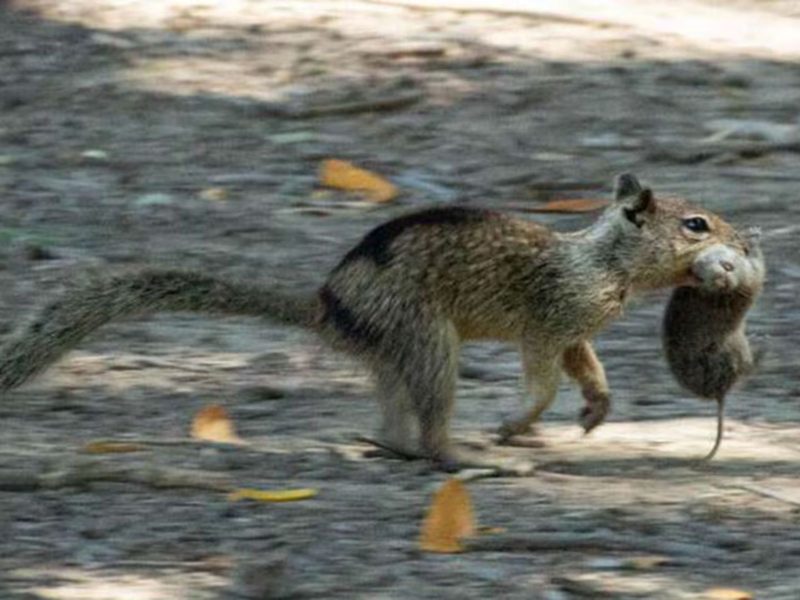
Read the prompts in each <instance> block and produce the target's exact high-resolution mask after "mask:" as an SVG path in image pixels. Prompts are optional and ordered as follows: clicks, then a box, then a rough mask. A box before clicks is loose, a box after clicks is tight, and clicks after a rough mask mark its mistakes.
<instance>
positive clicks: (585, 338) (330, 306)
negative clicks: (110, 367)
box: [0, 175, 738, 466]
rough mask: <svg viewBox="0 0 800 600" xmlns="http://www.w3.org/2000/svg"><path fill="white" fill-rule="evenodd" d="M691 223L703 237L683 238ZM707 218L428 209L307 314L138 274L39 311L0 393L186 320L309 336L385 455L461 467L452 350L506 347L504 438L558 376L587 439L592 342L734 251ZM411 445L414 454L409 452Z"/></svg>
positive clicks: (548, 393)
mask: <svg viewBox="0 0 800 600" xmlns="http://www.w3.org/2000/svg"><path fill="white" fill-rule="evenodd" d="M692 216H694V217H697V218H701V219H702V220H703V221H704V222H705V223H707V225H708V231H705V232H695V231H689V230H688V229H687V227H686V219H687V218H689V217H692ZM737 239H738V238H737V237H736V235H735V232H734V231H733V229H732V228H731V227H730V226H729V225H728V224H727V223H725V222H724V221H722V220H721V219H720V218H719V217H717V216H715V215H713V214H711V213H709V212H707V211H704V210H702V209H699V208H697V207H694V206H692V205H690V204H689V203H687V202H685V201H684V200H681V199H676V198H660V197H659V198H656V197H654V196H653V193H652V192H651V191H650V190H649V189H645V188H642V187H641V186H640V185H639V182H638V181H637V180H636V178H635V177H633V176H631V175H624V176H620V177H619V178H618V180H617V185H616V190H615V202H614V203H613V204H612V206H610V207H609V208H608V209H607V210H606V211H605V213H604V214H603V215H602V217H601V218H600V219H599V220H598V221H597V222H596V223H594V224H593V225H592V226H590V227H588V228H587V229H584V230H581V231H576V232H572V233H566V234H562V233H556V232H552V231H550V230H548V229H547V228H545V227H543V226H542V225H539V224H536V223H533V222H530V221H526V220H522V219H516V218H513V217H511V216H508V215H503V214H501V213H496V212H492V211H486V210H474V209H466V208H446V209H433V210H429V211H423V212H419V213H413V214H411V215H408V216H406V217H401V218H400V219H395V220H393V221H390V222H388V223H386V224H384V225H382V226H380V227H378V228H376V229H375V230H373V231H372V232H370V233H369V234H367V236H365V238H364V239H363V240H362V241H361V243H360V244H358V245H357V246H356V247H355V248H354V249H353V250H351V251H350V252H349V253H348V254H347V255H346V256H345V257H344V259H343V260H342V261H341V263H340V264H339V265H338V266H337V267H336V268H335V269H334V270H333V271H332V273H331V274H330V276H329V277H328V279H327V281H326V283H325V284H324V285H323V286H322V287H321V289H320V291H319V292H318V293H317V295H316V296H315V297H314V298H309V299H301V300H298V299H296V298H289V297H284V296H282V295H280V294H278V293H275V292H271V291H270V290H269V289H268V288H267V287H265V286H256V285H243V284H237V283H232V282H223V281H218V280H217V279H215V278H212V277H210V276H207V275H203V274H195V273H186V272H179V271H171V272H167V273H165V272H161V271H154V270H148V271H144V272H143V273H141V274H139V275H133V276H131V275H121V276H118V277H112V278H110V279H107V280H102V281H100V282H99V283H97V284H95V285H92V286H89V287H88V288H85V289H77V290H75V291H73V292H71V293H70V294H69V295H68V296H67V297H65V298H62V299H60V300H57V301H56V302H54V303H53V304H51V305H50V306H48V307H46V308H45V309H44V311H43V312H41V313H40V314H39V315H38V317H37V318H36V319H35V320H34V321H33V324H32V325H29V326H27V327H25V328H23V329H22V331H21V332H19V333H17V334H16V335H15V336H14V338H13V339H12V340H11V341H10V342H9V343H8V344H7V345H6V346H5V347H4V348H2V349H0V356H2V358H0V388H1V389H8V388H10V387H13V386H16V385H19V384H20V383H22V382H23V381H24V380H25V379H27V378H28V377H30V376H31V375H33V374H34V373H36V372H37V371H41V370H42V369H44V368H45V367H46V366H47V365H49V364H51V363H52V362H53V361H55V360H56V359H57V358H58V357H59V356H61V355H62V354H64V353H65V352H66V351H68V350H69V349H71V348H73V347H74V346H75V345H77V343H78V342H79V341H80V340H81V339H82V338H83V337H85V336H86V335H88V334H89V333H91V332H92V331H93V330H94V329H96V328H97V327H99V326H100V325H102V324H103V323H106V322H108V321H110V320H112V319H117V318H121V317H123V316H125V315H128V314H133V313H145V312H154V311H159V310H194V311H203V312H222V313H235V314H247V315H254V316H263V317H269V318H273V319H277V320H278V321H281V322H285V323H289V324H301V325H309V327H311V328H313V329H314V330H316V331H317V332H318V333H319V334H320V336H321V337H322V338H323V339H325V340H326V341H327V342H329V343H330V344H331V345H332V346H333V347H334V348H337V349H340V350H343V351H345V352H347V353H349V354H352V355H355V356H357V357H359V358H361V359H362V360H363V361H364V363H365V364H366V365H367V366H368V367H369V368H370V370H371V371H372V373H373V375H374V377H375V380H376V384H377V392H378V396H379V398H380V400H381V402H380V406H381V411H382V417H383V420H382V423H383V424H382V429H381V439H382V441H383V442H384V443H385V444H386V445H388V446H391V447H392V448H395V449H397V450H399V451H401V452H405V453H408V454H415V455H424V456H427V457H430V458H432V459H434V460H435V461H438V462H439V463H440V464H442V465H444V466H451V465H454V464H457V463H459V461H460V459H459V457H457V456H456V455H455V454H454V452H453V450H452V447H451V444H450V441H449V438H448V432H449V418H450V414H451V412H452V408H453V402H454V390H455V384H456V371H457V360H458V353H459V347H460V344H461V343H462V342H463V341H467V340H476V339H494V340H505V341H509V342H512V343H515V344H518V345H519V346H520V349H521V353H522V360H523V369H524V373H525V378H526V381H527V384H528V387H529V388H530V391H531V393H532V395H533V397H534V400H535V402H534V406H533V408H532V409H531V410H529V411H526V412H525V414H523V415H521V416H520V417H519V418H517V419H515V420H513V421H510V422H508V423H506V424H505V425H504V426H503V428H502V431H501V433H502V436H503V437H510V436H513V435H514V434H516V433H520V432H523V431H525V430H527V429H528V427H529V426H530V424H531V423H532V422H534V421H535V420H536V419H537V418H538V417H539V415H540V414H541V413H542V412H543V411H544V410H545V409H546V408H547V407H548V406H549V405H550V404H551V403H552V401H553V400H554V398H555V394H556V390H557V387H558V381H559V378H560V376H561V373H562V371H563V372H565V373H566V374H567V375H568V376H570V377H571V378H573V379H574V380H575V381H577V382H578V384H579V385H580V386H581V388H582V391H583V395H584V397H585V398H586V406H585V408H584V410H583V413H582V415H581V424H582V425H583V427H584V428H585V429H586V430H587V431H588V430H591V429H592V428H594V427H595V426H597V425H598V424H600V423H601V422H602V421H603V419H604V418H605V416H606V413H607V412H608V409H609V389H608V384H607V382H606V377H605V373H604V371H603V366H602V364H601V363H600V361H599V360H598V359H597V357H596V355H595V353H594V350H593V348H592V345H591V338H592V337H593V336H594V334H595V333H597V332H598V331H599V330H600V329H602V328H603V327H604V326H605V325H606V324H608V323H609V322H610V321H611V320H612V319H614V318H616V317H617V316H619V315H620V313H621V312H622V309H623V307H624V305H625V303H626V301H627V300H628V298H629V297H630V296H631V295H632V293H635V292H637V291H639V290H645V289H654V288H662V287H672V286H675V285H678V284H680V283H681V282H684V281H685V280H686V278H687V277H688V276H689V270H690V267H691V265H692V262H693V260H694V259H695V257H697V256H698V254H699V253H700V252H701V251H702V250H703V249H704V248H706V247H708V246H710V245H712V244H714V243H728V244H732V245H735V244H737V243H738V242H737ZM417 437H418V438H419V444H417V442H416V441H415V439H416V438H417Z"/></svg>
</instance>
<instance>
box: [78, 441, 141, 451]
mask: <svg viewBox="0 0 800 600" xmlns="http://www.w3.org/2000/svg"><path fill="white" fill-rule="evenodd" d="M142 450H147V447H146V446H144V445H143V444H136V443H134V442H89V443H88V444H86V445H85V446H84V447H83V451H84V452H88V453H89V454H123V453H125V452H141V451H142Z"/></svg>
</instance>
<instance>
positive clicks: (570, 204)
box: [526, 198, 608, 213]
mask: <svg viewBox="0 0 800 600" xmlns="http://www.w3.org/2000/svg"><path fill="white" fill-rule="evenodd" d="M606 206H608V200H601V199H593V198H571V199H566V200H551V201H550V202H547V203H545V204H543V205H542V206H531V207H529V208H526V210H527V211H528V212H534V213H584V212H592V211H594V210H600V209H602V208H605V207H606Z"/></svg>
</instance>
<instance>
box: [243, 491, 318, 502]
mask: <svg viewBox="0 0 800 600" xmlns="http://www.w3.org/2000/svg"><path fill="white" fill-rule="evenodd" d="M316 495H317V490H315V489H313V488H301V489H297V490H255V489H252V488H240V489H238V490H234V491H232V492H231V493H230V494H228V500H230V501H232V502H235V501H236V500H258V501H259V502H294V501H296V500H306V499H307V498H313V497H314V496H316Z"/></svg>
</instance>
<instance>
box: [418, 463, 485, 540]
mask: <svg viewBox="0 0 800 600" xmlns="http://www.w3.org/2000/svg"><path fill="white" fill-rule="evenodd" d="M474 533H475V519H474V517H473V514H472V501H471V500H470V498H469V493H468V492H467V489H466V488H465V487H464V484H463V483H461V482H460V481H459V480H458V479H449V480H448V481H447V482H446V483H445V484H444V485H443V486H442V487H441V488H440V489H439V491H438V492H436V495H435V496H434V497H433V502H432V503H431V506H430V508H429V509H428V514H427V515H426V517H425V520H424V521H423V523H422V532H421V534H420V540H419V544H420V548H421V549H422V550H424V551H425V552H443V553H455V552H463V551H464V547H463V546H462V545H461V538H464V537H468V536H470V535H473V534H474Z"/></svg>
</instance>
